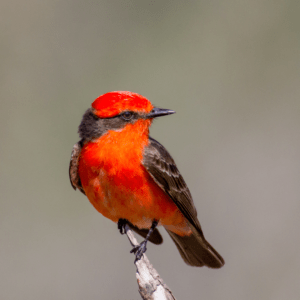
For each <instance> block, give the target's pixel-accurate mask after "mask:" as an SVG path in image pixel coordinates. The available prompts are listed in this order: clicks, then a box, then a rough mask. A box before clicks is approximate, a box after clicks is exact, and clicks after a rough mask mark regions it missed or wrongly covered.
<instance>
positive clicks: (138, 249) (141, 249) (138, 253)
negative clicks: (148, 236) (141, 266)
mask: <svg viewBox="0 0 300 300" xmlns="http://www.w3.org/2000/svg"><path fill="white" fill-rule="evenodd" d="M146 245H147V241H146V240H145V241H142V242H141V243H140V244H139V245H138V246H135V247H134V248H133V249H132V250H131V251H130V253H134V254H135V261H138V260H140V259H141V258H142V256H143V254H144V253H145V252H146V250H147V248H146Z"/></svg>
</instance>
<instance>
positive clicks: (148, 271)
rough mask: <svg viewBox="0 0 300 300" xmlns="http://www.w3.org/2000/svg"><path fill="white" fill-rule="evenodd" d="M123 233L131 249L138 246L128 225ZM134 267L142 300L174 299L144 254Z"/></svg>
mask: <svg viewBox="0 0 300 300" xmlns="http://www.w3.org/2000/svg"><path fill="white" fill-rule="evenodd" d="M125 232H126V234H127V236H128V239H129V241H130V243H131V245H132V246H133V247H134V246H137V245H139V243H138V242H137V240H136V238H135V237H134V235H133V232H132V231H131V229H130V228H129V226H128V225H125ZM135 266H136V279H137V282H138V285H139V292H140V294H141V296H142V298H143V299H144V300H156V299H159V300H174V299H175V297H174V296H173V294H172V292H171V290H170V289H169V288H168V287H167V286H166V284H165V283H164V282H163V280H162V279H161V277H160V276H159V274H158V273H157V271H156V270H155V269H154V268H153V266H152V265H151V263H150V262H149V260H148V258H147V256H146V255H145V254H143V256H142V258H141V259H140V260H138V261H136V262H135Z"/></svg>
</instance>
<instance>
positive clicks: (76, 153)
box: [69, 141, 85, 195]
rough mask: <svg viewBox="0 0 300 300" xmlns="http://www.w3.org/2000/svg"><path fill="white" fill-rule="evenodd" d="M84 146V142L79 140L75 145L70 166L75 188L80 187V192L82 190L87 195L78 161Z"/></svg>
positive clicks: (71, 179) (72, 182)
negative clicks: (80, 175) (79, 171)
mask: <svg viewBox="0 0 300 300" xmlns="http://www.w3.org/2000/svg"><path fill="white" fill-rule="evenodd" d="M81 148H82V143H81V141H79V142H78V143H76V144H75V145H74V146H73V150H72V153H71V160H70V166H69V177H70V182H71V185H72V187H73V189H74V190H76V188H77V189H79V190H80V192H82V193H83V194H84V195H85V192H84V190H83V187H82V185H81V180H80V177H79V174H78V162H79V156H80V152H81Z"/></svg>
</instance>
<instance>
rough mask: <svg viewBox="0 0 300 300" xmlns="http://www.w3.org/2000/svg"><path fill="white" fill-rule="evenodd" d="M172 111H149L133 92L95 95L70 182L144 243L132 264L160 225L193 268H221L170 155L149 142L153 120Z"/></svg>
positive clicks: (156, 235)
mask: <svg viewBox="0 0 300 300" xmlns="http://www.w3.org/2000/svg"><path fill="white" fill-rule="evenodd" d="M173 113H175V112H174V111H172V110H168V109H161V108H157V107H154V106H153V105H152V104H151V103H150V101H149V100H147V99H146V98H144V97H143V96H141V95H138V94H135V93H131V92H120V91H119V92H111V93H107V94H104V95H102V96H100V97H98V98H97V99H96V100H95V101H94V102H93V103H92V107H91V108H89V109H88V110H87V111H86V112H85V114H84V115H83V118H82V121H81V124H80V126H79V130H78V132H79V136H80V141H79V142H78V143H77V144H75V145H74V147H73V151H72V156H71V162H70V180H71V184H72V186H73V188H74V189H76V188H78V189H79V190H80V191H81V192H82V193H83V194H85V195H86V196H87V197H88V199H89V200H90V202H91V203H92V204H93V205H94V207H95V208H96V209H97V210H98V211H99V212H100V213H101V214H102V215H104V216H105V217H107V218H109V219H111V220H112V221H114V222H116V223H118V228H119V230H120V232H121V233H123V230H124V225H125V224H126V223H127V224H128V225H129V226H130V227H131V228H132V229H133V230H135V231H136V232H137V233H139V234H140V235H142V236H143V237H145V240H144V241H143V242H142V243H141V244H140V245H139V246H137V247H135V248H133V250H132V251H131V252H134V253H135V255H136V259H140V258H141V256H142V254H143V253H144V252H145V251H146V244H147V241H148V240H149V241H151V242H153V243H155V244H161V243H162V237H161V235H160V233H159V231H158V230H157V228H156V226H157V225H162V226H164V227H165V229H166V230H167V232H168V233H169V235H170V236H171V238H172V240H173V241H174V242H175V244H176V246H177V248H178V250H179V252H180V254H181V256H182V258H183V260H184V261H185V262H186V263H187V264H188V265H191V266H198V267H201V266H204V265H205V266H208V267H210V268H220V267H222V266H223V265H224V260H223V258H222V257H221V256H220V255H219V254H218V253H217V251H216V250H215V249H214V248H213V247H212V246H211V245H210V244H209V243H208V242H207V241H206V240H205V238H204V235H203V232H202V230H201V226H200V223H199V221H198V218H197V211H196V208H195V206H194V203H193V199H192V196H191V193H190V191H189V189H188V187H187V185H186V183H185V182H184V180H183V178H182V176H181V175H180V173H179V171H178V169H177V167H176V164H175V162H174V160H173V159H172V157H171V156H170V154H169V153H168V151H167V150H166V149H165V148H164V147H163V146H162V145H161V144H160V143H159V142H157V141H156V140H154V139H152V138H151V137H149V127H150V125H151V123H152V120H153V118H156V117H160V116H165V115H170V114H173Z"/></svg>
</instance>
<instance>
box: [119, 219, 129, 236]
mask: <svg viewBox="0 0 300 300" xmlns="http://www.w3.org/2000/svg"><path fill="white" fill-rule="evenodd" d="M126 224H127V220H126V219H119V221H118V229H119V231H120V233H121V234H124V233H126V232H125V225H126Z"/></svg>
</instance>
